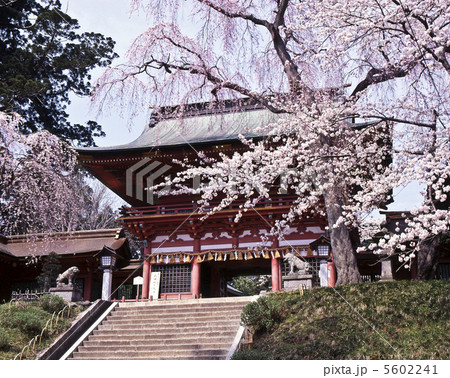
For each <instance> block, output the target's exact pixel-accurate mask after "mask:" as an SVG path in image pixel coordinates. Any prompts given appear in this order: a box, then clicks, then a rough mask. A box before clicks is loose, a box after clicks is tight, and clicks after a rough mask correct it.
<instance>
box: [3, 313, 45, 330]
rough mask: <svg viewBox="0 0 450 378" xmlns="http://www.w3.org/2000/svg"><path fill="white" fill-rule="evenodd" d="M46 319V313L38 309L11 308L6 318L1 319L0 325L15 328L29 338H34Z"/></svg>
mask: <svg viewBox="0 0 450 378" xmlns="http://www.w3.org/2000/svg"><path fill="white" fill-rule="evenodd" d="M3 315H6V314H3ZM46 318H48V313H46V312H45V311H44V310H42V309H40V308H37V307H32V306H27V307H19V306H13V307H11V309H10V310H9V311H8V314H7V316H3V317H2V319H1V323H2V324H1V325H2V326H3V327H5V328H10V329H11V328H17V329H19V330H21V331H22V332H24V333H26V334H28V335H30V336H34V335H36V334H38V333H40V332H41V331H42V329H43V328H44V326H45V319H46Z"/></svg>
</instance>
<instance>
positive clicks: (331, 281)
mask: <svg viewBox="0 0 450 378" xmlns="http://www.w3.org/2000/svg"><path fill="white" fill-rule="evenodd" d="M330 255H331V256H330V257H331V260H328V264H327V265H328V286H329V287H335V286H336V266H335V265H334V260H333V254H332V253H331V254H330Z"/></svg>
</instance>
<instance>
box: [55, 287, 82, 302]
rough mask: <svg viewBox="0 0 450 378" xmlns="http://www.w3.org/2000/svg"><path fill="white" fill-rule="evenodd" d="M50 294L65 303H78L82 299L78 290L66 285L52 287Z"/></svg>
mask: <svg viewBox="0 0 450 378" xmlns="http://www.w3.org/2000/svg"><path fill="white" fill-rule="evenodd" d="M50 294H55V295H58V296H59V297H61V298H62V299H64V300H65V301H66V302H80V301H81V300H82V299H83V297H82V293H81V290H80V289H77V288H75V287H73V286H68V285H63V286H58V287H52V288H51V289H50Z"/></svg>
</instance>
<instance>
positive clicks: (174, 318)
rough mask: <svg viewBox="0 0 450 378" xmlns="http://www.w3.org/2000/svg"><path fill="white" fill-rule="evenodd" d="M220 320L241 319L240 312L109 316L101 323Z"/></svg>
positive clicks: (203, 321) (202, 321) (141, 323)
mask: <svg viewBox="0 0 450 378" xmlns="http://www.w3.org/2000/svg"><path fill="white" fill-rule="evenodd" d="M222 320H227V321H233V322H236V321H237V322H239V321H240V320H241V316H240V314H234V315H227V316H222V315H216V314H211V315H204V316H189V315H186V314H181V315H180V316H171V317H158V316H155V317H133V318H129V317H126V316H124V317H120V318H116V317H110V318H107V319H105V320H104V321H103V322H102V324H106V322H107V323H108V324H135V325H137V326H140V325H143V324H164V323H166V324H172V323H182V322H187V323H192V322H198V323H206V322H220V321H222Z"/></svg>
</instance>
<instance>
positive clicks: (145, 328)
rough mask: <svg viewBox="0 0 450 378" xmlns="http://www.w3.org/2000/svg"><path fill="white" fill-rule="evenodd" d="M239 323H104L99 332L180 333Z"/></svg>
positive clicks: (216, 321) (230, 321)
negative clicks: (154, 331)
mask: <svg viewBox="0 0 450 378" xmlns="http://www.w3.org/2000/svg"><path fill="white" fill-rule="evenodd" d="M238 325H239V322H238V321H236V320H233V319H231V320H214V321H208V322H197V321H195V320H193V321H188V320H186V321H177V322H170V323H158V324H151V323H150V324H136V323H129V324H115V323H108V322H104V323H102V324H100V325H99V326H98V329H99V330H119V329H120V330H127V329H135V328H136V327H138V328H139V330H140V331H141V332H147V331H152V330H154V329H158V328H160V329H161V328H162V329H167V328H171V329H174V330H175V331H176V332H180V329H184V328H191V327H195V328H197V329H205V328H208V329H211V328H214V327H216V326H227V327H233V326H236V327H237V326H238Z"/></svg>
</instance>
